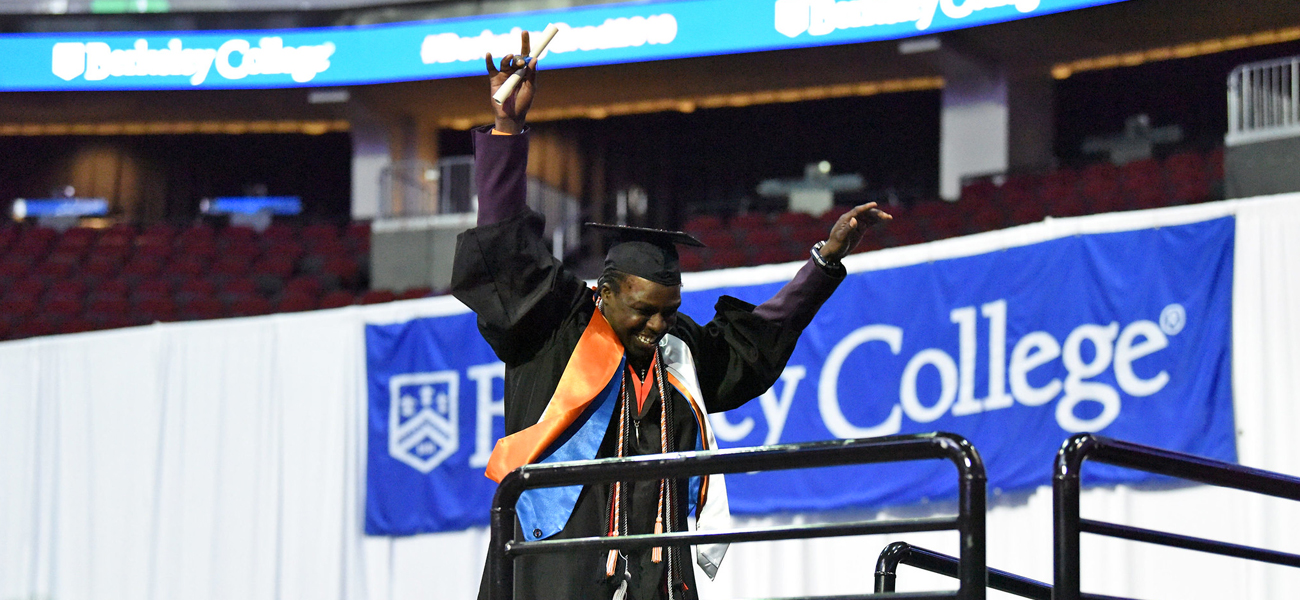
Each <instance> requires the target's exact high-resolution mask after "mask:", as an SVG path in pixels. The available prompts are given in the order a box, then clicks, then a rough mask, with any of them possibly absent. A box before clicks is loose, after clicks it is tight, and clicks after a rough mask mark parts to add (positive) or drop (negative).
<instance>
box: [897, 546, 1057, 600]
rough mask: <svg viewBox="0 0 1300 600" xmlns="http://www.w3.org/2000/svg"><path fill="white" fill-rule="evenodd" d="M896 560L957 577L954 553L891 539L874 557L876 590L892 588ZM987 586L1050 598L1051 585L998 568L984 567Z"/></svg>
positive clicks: (898, 562)
mask: <svg viewBox="0 0 1300 600" xmlns="http://www.w3.org/2000/svg"><path fill="white" fill-rule="evenodd" d="M900 564H901V565H911V566H913V567H916V568H918V569H921V570H924V571H929V572H931V573H938V574H940V575H947V576H948V577H957V572H958V571H957V570H958V565H959V564H960V561H958V560H957V558H956V557H954V556H949V555H947V554H943V553H941V552H935V551H933V550H927V549H925V548H922V547H920V546H913V545H912V544H909V543H907V542H894V543H892V544H890V545H888V546H885V549H884V550H881V551H880V558H879V559H877V560H876V593H889V592H893V591H894V583H895V581H896V580H897V578H898V565H900ZM988 586H989V587H990V588H992V589H995V590H998V591H1002V592H1007V593H1008V594H1014V595H1016V596H1020V597H1022V598H1035V599H1037V600H1052V586H1050V585H1047V584H1046V583H1043V582H1041V581H1038V580H1035V579H1030V578H1028V577H1021V576H1019V575H1016V574H1014V573H1008V572H1006V571H1002V570H1000V569H992V568H990V569H989V570H988Z"/></svg>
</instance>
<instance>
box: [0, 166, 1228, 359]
mask: <svg viewBox="0 0 1300 600" xmlns="http://www.w3.org/2000/svg"><path fill="white" fill-rule="evenodd" d="M1222 180H1223V151H1222V149H1218V150H1215V151H1211V152H1206V153H1201V152H1181V153H1177V154H1173V155H1171V156H1169V157H1167V158H1165V159H1163V160H1156V159H1148V160H1141V161H1137V162H1133V163H1129V164H1126V165H1123V166H1120V167H1116V166H1114V165H1111V164H1109V163H1097V164H1092V165H1087V166H1084V167H1083V168H1079V169H1071V168H1062V169H1058V170H1055V171H1051V172H1047V173H1016V174H1011V175H1007V176H1004V177H998V178H993V177H987V178H980V179H976V180H972V181H969V182H967V183H966V185H965V186H963V188H962V194H961V199H960V200H959V201H957V202H942V201H939V200H923V201H919V202H915V203H912V204H910V205H908V204H899V205H896V206H889V207H887V210H889V211H890V212H891V213H893V214H894V215H895V216H896V217H898V219H897V220H896V221H894V222H893V223H892V224H891V225H890V226H889V227H888V228H886V229H883V230H881V232H880V234H879V235H873V236H869V237H868V238H867V239H866V240H865V241H864V242H863V243H862V244H861V245H860V246H859V247H858V248H857V250H856V251H857V252H867V251H871V250H877V249H880V248H888V247H894V246H906V245H910V244H917V243H921V242H926V241H932V240H937V239H943V238H948V237H954V236H959V235H966V234H971V233H978V232H982V231H990V230H995V229H1002V228H1005V227H1010V226H1014V225H1020V224H1024V223H1032V222H1035V221H1040V220H1042V219H1043V218H1044V217H1047V216H1053V217H1068V216H1077V215H1083V214H1093V213H1101V212H1111V211H1120V210H1133V209H1143V208H1156V207H1161V206H1170V205H1175V204H1188V203H1195V202H1203V201H1206V200H1210V199H1213V198H1214V197H1215V190H1216V187H1217V186H1219V185H1220V184H1221V182H1222ZM844 208H845V207H837V208H835V209H833V210H831V211H829V212H828V213H826V214H824V215H822V216H820V217H814V216H812V215H807V214H803V213H778V214H766V213H758V212H749V213H745V214H740V215H735V216H732V217H731V218H730V219H724V218H723V217H720V216H718V215H712V214H706V215H699V216H696V217H693V218H691V219H690V220H688V221H687V222H686V223H685V225H684V226H683V229H685V230H686V231H688V232H690V233H691V234H693V235H695V236H696V237H697V238H699V239H700V240H701V241H703V242H704V243H705V244H707V245H708V246H709V247H708V248H702V249H693V248H692V249H687V250H685V251H683V253H682V266H683V268H684V270H687V271H701V270H705V269H720V268H728V267H741V266H750V265H759V264H768V263H780V262H787V261H797V260H802V259H804V258H806V257H807V256H808V249H809V248H811V247H812V245H813V244H814V243H816V242H817V241H818V240H822V239H824V238H825V237H826V233H827V232H828V231H829V230H830V227H831V225H833V224H834V222H835V220H836V219H837V218H838V217H839V216H840V214H842V212H843V211H844ZM369 252H370V229H369V224H368V223H362V222H357V223H352V224H349V225H347V226H346V227H338V226H336V225H332V224H326V223H316V224H310V225H306V226H302V227H297V226H293V225H289V224H286V223H280V222H277V223H273V224H272V225H271V226H270V227H268V228H267V229H266V230H265V231H263V232H261V233H258V232H256V231H254V230H252V229H248V228H243V227H222V228H213V227H210V226H207V225H204V224H196V225H192V226H188V227H175V226H172V225H166V224H156V225H151V226H148V227H145V228H143V229H140V230H137V228H135V227H132V226H129V225H114V226H112V227H108V228H105V229H91V228H80V227H78V228H72V229H68V230H67V231H64V232H62V233H60V232H58V231H56V230H54V229H50V228H46V227H40V226H32V225H22V224H12V223H9V224H4V225H0V339H17V338H24V337H31V336H37V335H49V334H55V333H73V332H80V331H91V330H96V329H111V328H117V327H127V326H131V325H142V324H147V323H152V322H155V321H176V320H197V319H215V318H222V317H237V316H252V315H263V314H268V313H273V312H298V311H305V310H315V309H324V308H337V307H341V306H347V305H351V304H374V303H380V302H391V301H393V300H402V299H411V298H422V297H425V296H430V295H433V294H434V293H435V291H434V290H432V289H430V288H416V289H409V290H401V291H398V290H371V289H365V286H366V283H367V281H366V280H367V275H366V272H365V270H366V268H367V267H368V265H369V258H368V257H369Z"/></svg>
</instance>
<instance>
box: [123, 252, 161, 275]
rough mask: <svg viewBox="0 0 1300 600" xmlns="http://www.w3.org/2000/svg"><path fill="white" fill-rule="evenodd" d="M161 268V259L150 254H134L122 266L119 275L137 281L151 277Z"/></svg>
mask: <svg viewBox="0 0 1300 600" xmlns="http://www.w3.org/2000/svg"><path fill="white" fill-rule="evenodd" d="M161 270H162V261H160V260H158V259H157V258H154V257H151V256H142V255H136V256H135V258H132V259H131V260H130V261H129V262H127V263H126V265H125V266H123V267H122V271H121V275H122V276H124V277H127V278H130V279H135V280H137V281H138V280H141V279H146V278H150V277H153V276H155V275H157V274H158V272H159V271H161Z"/></svg>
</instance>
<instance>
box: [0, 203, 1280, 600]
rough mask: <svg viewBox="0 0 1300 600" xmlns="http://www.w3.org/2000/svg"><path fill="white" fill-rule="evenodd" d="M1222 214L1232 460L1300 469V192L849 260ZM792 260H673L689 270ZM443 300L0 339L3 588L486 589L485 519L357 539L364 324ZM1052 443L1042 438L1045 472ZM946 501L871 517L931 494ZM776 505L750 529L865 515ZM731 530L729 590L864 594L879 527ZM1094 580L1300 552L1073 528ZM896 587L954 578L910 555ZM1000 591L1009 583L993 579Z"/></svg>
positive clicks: (1240, 504)
mask: <svg viewBox="0 0 1300 600" xmlns="http://www.w3.org/2000/svg"><path fill="white" fill-rule="evenodd" d="M1229 214H1232V215H1236V217H1237V239H1236V254H1235V267H1234V268H1235V279H1234V295H1233V304H1234V306H1233V353H1234V355H1233V378H1234V402H1235V406H1236V418H1237V428H1238V449H1239V454H1240V459H1241V462H1242V463H1243V464H1247V465H1251V466H1256V467H1260V468H1265V469H1270V470H1275V471H1280V472H1284V473H1290V474H1300V450H1296V449H1295V448H1293V447H1292V446H1291V445H1290V441H1291V435H1290V433H1291V431H1292V430H1293V429H1294V428H1295V425H1296V424H1298V423H1300V420H1298V419H1297V417H1298V416H1300V408H1298V407H1297V406H1295V401H1294V399H1293V398H1294V397H1295V396H1296V392H1297V391H1300V347H1298V346H1297V344H1298V343H1300V342H1298V341H1297V340H1300V316H1295V315H1294V314H1293V311H1292V310H1289V309H1291V308H1292V307H1295V306H1300V269H1297V268H1296V267H1294V266H1293V265H1297V264H1300V242H1297V241H1295V240H1294V239H1293V238H1292V235H1293V232H1295V231H1300V195H1291V196H1280V197H1273V198H1264V199H1256V200H1248V201H1229V202H1220V203H1214V204H1207V205H1200V206H1192V207H1180V208H1173V209H1163V210H1158V211H1144V212H1138V213H1125V214H1115V215H1100V216H1094V217H1084V218H1079V219H1063V220H1051V221H1047V222H1044V223H1039V224H1034V225H1028V226H1023V227H1017V228H1014V229H1011V230H1007V231H1002V232H994V233H989V234H981V235H977V236H970V237H967V238H960V239H956V240H946V241H942V242H936V243H933V244H925V245H921V246H915V247H908V248H899V249H894V250H887V251H882V252H875V253H870V254H866V255H860V256H856V257H853V258H852V260H851V261H850V267H851V268H852V269H853V270H857V271H860V270H868V269H880V268H888V267H893V266H901V265H905V264H915V263H916V262H920V261H926V260H934V259H938V258H946V257H952V256H961V255H969V254H975V253H979V252H986V251H991V250H996V249H999V248H1005V247H1009V246H1017V245H1022V244H1027V243H1033V242H1036V241H1042V240H1045V239H1051V238H1056V237H1061V236H1064V235H1073V234H1075V233H1092V232H1102V231H1117V230H1128V229H1138V228H1145V227H1155V226H1164V225H1173V224H1177V223H1186V222H1192V221H1198V220H1203V219H1208V218H1214V217H1217V216H1223V215H1229ZM792 273H793V267H792V266H789V265H784V266H773V267H760V268H754V269H737V270H733V271H728V272H721V273H711V274H708V275H707V276H705V275H697V276H694V277H688V278H687V285H688V286H691V287H693V288H695V289H701V288H705V287H711V286H717V285H734V284H738V283H757V282H763V281H773V280H778V279H781V278H783V277H789V276H790V275H791V274H792ZM463 310H464V308H463V307H461V306H460V305H459V304H458V303H456V302H455V301H453V300H450V299H430V300H422V301H409V302H399V303H393V304H390V305H380V306H370V307H350V308H345V309H337V310H328V311H318V312H314V313H306V314H286V315H272V316H267V317H256V318H248V319H236V320H224V321H216V322H204V323H180V324H169V325H155V326H151V327H141V328H134V329H127V330H118V331H108V332H95V333H86V334H77V335H69V336H59V337H51V338H41V339H32V340H22V341H15V342H4V343H0V600H19V599H22V600H36V599H41V600H44V599H51V600H91V599H93V600H164V599H166V600H225V599H231V598H239V599H240V600H263V599H265V600H272V599H279V598H311V599H318V600H334V599H338V600H344V599H348V600H362V599H367V600H406V599H412V600H414V599H417V598H418V599H427V598H467V597H471V596H473V595H474V593H475V591H476V590H477V588H478V582H479V576H480V570H481V567H482V561H483V556H484V554H485V552H486V533H485V532H484V531H483V530H482V529H471V530H468V531H464V532H456V533H447V534H439V535H424V536H415V537H410V538H399V539H390V538H367V537H365V536H363V535H362V533H361V528H362V511H363V510H364V477H365V427H366V399H365V382H364V369H365V366H364V365H365V360H364V359H365V356H364V341H363V337H362V334H363V327H362V325H363V324H364V323H380V322H393V321H398V320H402V319H407V318H411V317H415V316H432V315H436V314H447V313H452V312H459V311H463ZM1050 463H1051V457H1043V465H1044V469H1045V470H1046V469H1048V467H1049V465H1050ZM989 496H990V505H991V507H992V508H991V510H990V512H989V516H988V531H989V546H988V556H989V564H990V566H994V567H999V568H1004V569H1008V570H1011V571H1013V572H1016V573H1019V574H1023V575H1026V576H1029V577H1034V578H1037V579H1041V580H1045V581H1050V579H1051V568H1052V555H1051V493H1050V490H1048V489H1040V490H1037V491H1034V492H1030V493H1019V494H1006V495H1002V494H1000V493H999V492H998V491H996V490H990V492H989ZM1082 506H1083V514H1084V516H1085V517H1086V518H1095V519H1102V520H1110V521H1115V522H1119V523H1129V524H1134V525H1139V526H1143V527H1150V528H1155V529H1165V530H1169V531H1175V532H1180V533H1188V534H1195V535H1201V536H1206V537H1214V538H1218V539H1224V540H1228V541H1235V542H1240V543H1247V544H1257V545H1262V546H1265V547H1269V548H1275V549H1280V550H1286V551H1290V552H1300V540H1298V539H1297V536H1295V535H1294V532H1295V531H1297V530H1298V529H1297V526H1300V510H1298V507H1297V506H1296V505H1295V503H1288V502H1284V501H1280V500H1272V499H1266V498H1260V497H1257V496H1253V495H1250V494H1245V493H1241V492H1234V491H1224V490H1218V489H1213V488H1207V487H1203V486H1194V487H1183V488H1175V489H1129V488H1124V487H1120V488H1114V489H1096V490H1089V491H1086V492H1085V494H1084V498H1083V501H1082ZM951 510H952V507H951V506H944V505H929V506H916V507H909V508H905V509H894V510H891V511H888V512H887V513H880V514H879V516H889V515H906V516H923V515H930V514H943V513H945V512H949V511H951ZM876 514H877V513H866V515H864V514H861V513H859V514H837V515H787V516H775V517H769V518H760V519H746V520H744V521H742V522H741V523H740V525H742V526H760V525H769V524H776V523H787V522H809V521H815V520H819V519H825V518H836V519H839V518H860V517H863V516H870V515H876ZM896 539H902V540H906V541H909V542H912V543H915V544H918V545H922V546H926V547H930V548H933V549H935V550H940V551H945V552H949V553H955V551H956V537H955V534H952V533H932V534H903V535H897V536H875V537H859V538H845V539H830V540H809V541H790V542H778V543H764V544H737V545H734V546H733V547H732V550H731V553H730V554H729V555H728V558H727V563H726V564H725V565H724V566H723V568H722V570H721V571H720V573H719V579H718V581H717V582H716V583H715V584H714V585H713V586H712V587H713V588H714V591H716V592H719V593H720V595H721V597H742V598H744V597H764V596H789V595H809V594H842V593H860V592H863V591H867V590H869V589H870V586H871V577H872V572H873V571H874V564H875V558H876V555H877V553H878V552H879V551H880V549H881V548H882V547H883V546H884V545H885V544H886V543H888V542H889V541H893V540H896ZM1083 561H1084V564H1083V582H1084V588H1085V590H1086V591H1090V592H1098V593H1107V594H1115V595H1126V596H1135V597H1140V598H1222V597H1249V598H1293V597H1295V596H1296V595H1297V594H1300V574H1297V573H1296V572H1294V571H1295V570H1294V569H1287V568H1285V567H1273V566H1266V565H1258V564H1255V563H1249V562H1247V561H1240V560H1236V559H1231V558H1221V557H1213V556H1208V555H1203V554H1199V553H1193V552H1188V551H1181V550H1168V549H1161V548H1156V547H1151V546H1147V545H1143V544H1137V543H1131V542H1123V541H1118V540H1110V539H1106V538H1099V537H1096V536H1090V535H1085V536H1084V538H1083ZM898 587H899V589H900V590H921V589H952V588H953V587H955V585H954V582H953V581H952V580H945V579H943V578H940V577H936V576H930V575H928V574H925V573H921V572H919V571H916V570H913V569H910V568H909V567H903V568H902V569H901V572H900V575H899V584H898ZM992 596H993V597H999V595H998V594H993V595H992Z"/></svg>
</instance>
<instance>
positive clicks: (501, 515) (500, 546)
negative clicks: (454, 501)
mask: <svg viewBox="0 0 1300 600" xmlns="http://www.w3.org/2000/svg"><path fill="white" fill-rule="evenodd" d="M523 493H524V475H523V474H522V473H520V472H519V470H514V471H511V472H510V473H507V474H506V476H505V477H504V478H502V479H501V484H500V485H498V486H497V491H496V494H495V495H494V496H493V498H492V517H491V531H490V541H489V542H488V577H489V580H488V584H489V585H490V586H491V589H490V590H489V592H488V600H508V599H509V598H513V597H514V591H515V564H514V560H513V559H512V558H510V556H509V555H507V554H506V547H507V545H508V544H509V543H510V541H511V539H512V538H514V536H515V503H516V502H518V501H519V496H520V495H522V494H523Z"/></svg>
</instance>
